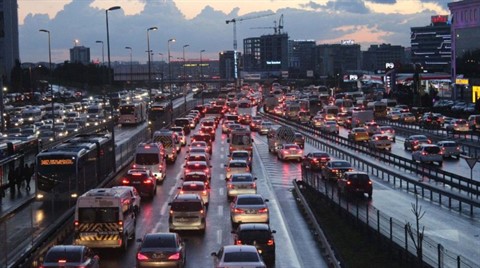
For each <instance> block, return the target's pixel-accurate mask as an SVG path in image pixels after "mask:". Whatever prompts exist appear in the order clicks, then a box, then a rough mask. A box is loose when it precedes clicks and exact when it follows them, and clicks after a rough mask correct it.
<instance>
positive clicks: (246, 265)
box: [211, 245, 267, 268]
mask: <svg viewBox="0 0 480 268" xmlns="http://www.w3.org/2000/svg"><path fill="white" fill-rule="evenodd" d="M211 255H212V256H213V257H214V267H215V268H221V267H242V268H266V267H267V266H266V265H265V263H264V262H263V260H262V257H261V256H260V255H259V253H258V251H257V248H255V247H254V246H250V245H229V246H223V247H222V248H220V250H219V251H218V252H212V254H211Z"/></svg>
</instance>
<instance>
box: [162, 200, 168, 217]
mask: <svg viewBox="0 0 480 268" xmlns="http://www.w3.org/2000/svg"><path fill="white" fill-rule="evenodd" d="M167 207H168V202H165V203H164V204H163V206H162V209H161V210H160V216H163V215H165V213H166V212H167Z"/></svg>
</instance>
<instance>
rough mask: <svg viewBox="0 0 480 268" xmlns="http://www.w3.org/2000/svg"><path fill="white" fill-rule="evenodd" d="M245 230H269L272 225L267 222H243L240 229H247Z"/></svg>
mask: <svg viewBox="0 0 480 268" xmlns="http://www.w3.org/2000/svg"><path fill="white" fill-rule="evenodd" d="M245 230H265V231H269V230H270V227H269V226H268V224H266V223H242V224H240V225H239V226H238V231H245Z"/></svg>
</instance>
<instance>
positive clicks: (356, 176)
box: [348, 174, 370, 182]
mask: <svg viewBox="0 0 480 268" xmlns="http://www.w3.org/2000/svg"><path fill="white" fill-rule="evenodd" d="M348 179H349V180H351V181H356V182H368V181H369V180H370V178H369V177H368V175H367V174H352V175H349V176H348Z"/></svg>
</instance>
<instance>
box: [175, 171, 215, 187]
mask: <svg viewBox="0 0 480 268" xmlns="http://www.w3.org/2000/svg"><path fill="white" fill-rule="evenodd" d="M180 179H181V180H183V181H184V182H191V181H201V182H203V183H204V184H205V185H206V186H207V188H209V189H210V178H209V177H208V175H207V174H206V173H205V172H201V171H195V172H188V173H185V174H184V176H183V177H181V178H180Z"/></svg>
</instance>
